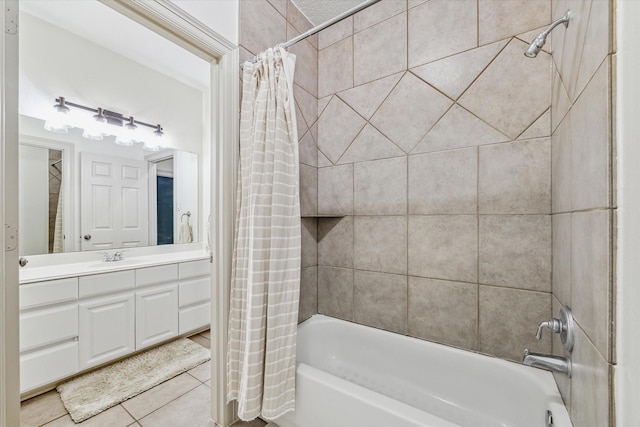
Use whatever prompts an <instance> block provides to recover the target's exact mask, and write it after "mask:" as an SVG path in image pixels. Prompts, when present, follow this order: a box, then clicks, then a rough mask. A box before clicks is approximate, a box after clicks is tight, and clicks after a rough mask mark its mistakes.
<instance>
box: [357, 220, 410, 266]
mask: <svg viewBox="0 0 640 427" xmlns="http://www.w3.org/2000/svg"><path fill="white" fill-rule="evenodd" d="M353 234H354V244H353V247H354V248H353V249H354V253H353V265H354V267H355V268H357V269H359V270H369V271H380V272H384V273H396V274H406V273H407V218H406V217H405V216H357V217H355V219H354V233H353Z"/></svg>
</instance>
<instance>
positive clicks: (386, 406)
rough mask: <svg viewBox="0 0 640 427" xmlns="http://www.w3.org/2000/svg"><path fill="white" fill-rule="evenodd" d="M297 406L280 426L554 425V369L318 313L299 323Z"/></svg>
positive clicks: (558, 418) (560, 407)
mask: <svg viewBox="0 0 640 427" xmlns="http://www.w3.org/2000/svg"><path fill="white" fill-rule="evenodd" d="M297 351H298V356H297V360H298V370H297V379H296V387H297V389H296V410H295V411H294V412H289V413H287V414H285V415H284V416H282V417H280V418H278V419H277V420H275V422H276V423H277V424H278V425H279V426H281V427H414V426H415V427H417V426H421V427H453V426H465V427H467V426H468V427H500V426H503V427H545V425H546V424H545V414H546V411H547V410H550V411H551V412H552V414H553V421H554V427H569V426H571V421H570V420H569V415H568V414H567V410H566V409H565V407H564V404H563V402H562V398H561V397H560V394H559V393H558V389H557V387H556V385H555V382H554V380H553V376H552V375H551V373H549V372H546V371H542V370H539V369H535V368H530V367H527V366H523V365H520V364H517V363H513V362H507V361H504V360H500V359H496V358H492V357H488V356H482V355H478V354H475V353H472V352H468V351H463V350H458V349H455V348H451V347H447V346H443V345H439V344H434V343H430V342H427V341H422V340H419V339H415V338H409V337H406V336H402V335H398V334H394V333H390V332H385V331H382V330H379V329H375V328H370V327H366V326H362V325H358V324H355V323H350V322H345V321H342V320H337V319H333V318H330V317H325V316H321V315H316V316H313V317H312V318H311V319H309V320H307V321H305V322H304V323H303V324H301V325H300V326H299V328H298V350H297Z"/></svg>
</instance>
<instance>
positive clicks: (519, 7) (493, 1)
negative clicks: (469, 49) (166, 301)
mask: <svg viewBox="0 0 640 427" xmlns="http://www.w3.org/2000/svg"><path fill="white" fill-rule="evenodd" d="M550 14H551V2H549V1H548V0H509V1H504V0H478V24H479V25H478V34H479V38H480V39H479V40H478V43H479V44H480V45H483V44H486V43H491V42H493V41H496V40H500V39H503V38H505V37H510V36H512V35H514V34H519V33H523V32H525V31H529V30H533V29H535V28H538V27H542V26H543V25H548V24H549V23H550V21H549V16H550Z"/></svg>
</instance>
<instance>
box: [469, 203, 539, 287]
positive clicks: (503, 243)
mask: <svg viewBox="0 0 640 427" xmlns="http://www.w3.org/2000/svg"><path fill="white" fill-rule="evenodd" d="M479 280H480V283H486V284H491V285H499V286H506V287H514V288H520V289H530V290H536V291H545V292H551V216H549V215H482V216H480V279H479Z"/></svg>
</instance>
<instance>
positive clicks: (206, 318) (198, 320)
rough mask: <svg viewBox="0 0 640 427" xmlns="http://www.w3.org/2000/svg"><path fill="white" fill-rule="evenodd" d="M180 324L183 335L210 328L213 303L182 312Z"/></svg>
mask: <svg viewBox="0 0 640 427" xmlns="http://www.w3.org/2000/svg"><path fill="white" fill-rule="evenodd" d="M179 323H180V334H181V335H182V334H184V333H187V332H190V331H193V330H195V329H199V328H203V327H205V326H209V325H210V324H211V303H205V304H200V305H195V306H193V307H189V308H185V309H183V310H180V318H179Z"/></svg>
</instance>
